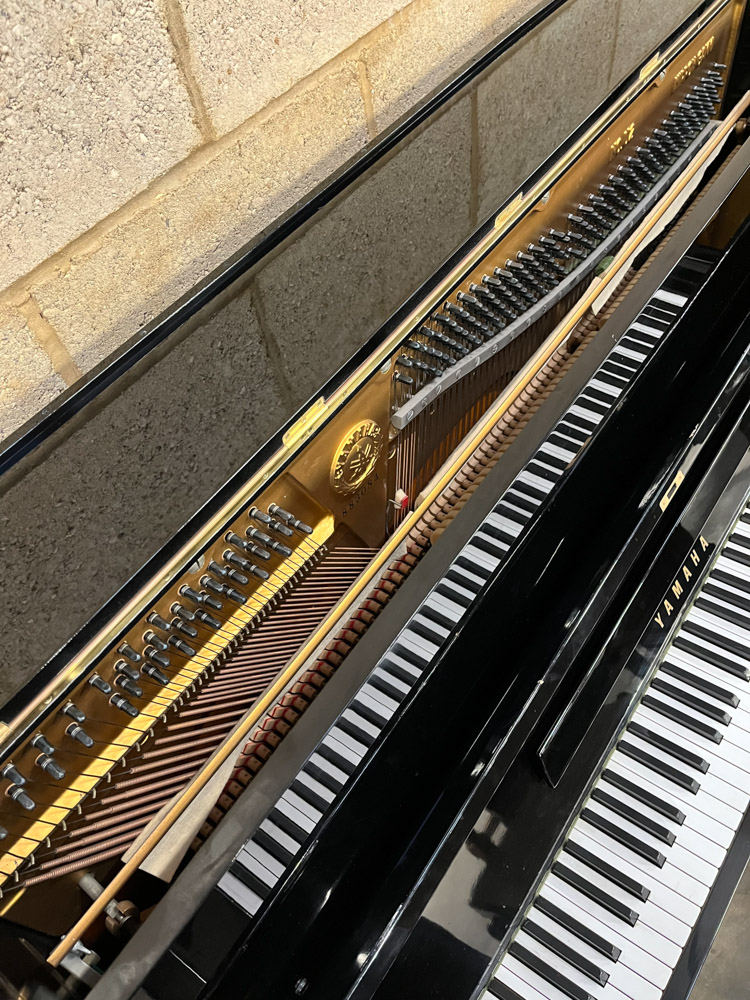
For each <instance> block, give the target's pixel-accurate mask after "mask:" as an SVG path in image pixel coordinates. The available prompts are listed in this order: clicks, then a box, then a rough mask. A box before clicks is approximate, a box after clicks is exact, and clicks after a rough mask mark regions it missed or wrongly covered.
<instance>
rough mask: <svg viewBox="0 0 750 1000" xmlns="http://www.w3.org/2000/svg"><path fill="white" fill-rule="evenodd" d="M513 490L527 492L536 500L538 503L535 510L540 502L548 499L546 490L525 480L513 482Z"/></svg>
mask: <svg viewBox="0 0 750 1000" xmlns="http://www.w3.org/2000/svg"><path fill="white" fill-rule="evenodd" d="M513 492H514V493H521V494H525V495H526V496H527V497H529V498H530V499H531V500H536V505H535V507H534V510H536V509H537V508H538V507H539V504H540V503H542V502H543V501H544V500H546V499H547V493H546V492H545V491H544V490H540V489H539V488H538V487H537V486H532V485H531V484H530V483H526V482H523V481H522V480H520V479H517V480H516V481H515V482H514V483H513Z"/></svg>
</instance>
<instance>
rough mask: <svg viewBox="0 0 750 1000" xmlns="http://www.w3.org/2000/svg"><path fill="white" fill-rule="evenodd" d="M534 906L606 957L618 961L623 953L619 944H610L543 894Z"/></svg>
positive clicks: (538, 897) (535, 901)
mask: <svg viewBox="0 0 750 1000" xmlns="http://www.w3.org/2000/svg"><path fill="white" fill-rule="evenodd" d="M534 908H535V909H537V910H540V911H541V912H542V913H545V914H546V915H547V916H548V917H549V918H550V919H551V920H554V921H555V922H556V923H558V924H560V926H561V927H564V928H565V929H566V930H568V931H570V933H571V934H575V936H576V937H578V938H580V939H581V941H585V942H586V944H588V945H589V946H590V947H591V948H593V949H594V950H595V951H598V952H599V953H600V954H602V955H604V956H606V958H609V959H611V960H612V961H613V962H616V961H617V960H618V959H619V957H620V954H621V950H620V949H619V948H618V947H617V945H614V944H610V942H609V941H607V940H606V939H605V938H603V937H602V936H601V935H600V934H597V933H596V931H592V930H591V928H590V927H587V926H586V925H585V924H582V923H581V922H580V921H579V920H576V918H575V917H571V916H570V914H569V913H566V912H565V911H564V910H561V909H560V907H559V906H556V905H555V903H551V902H550V901H549V900H548V899H545V898H544V897H542V896H537V898H536V899H535V900H534Z"/></svg>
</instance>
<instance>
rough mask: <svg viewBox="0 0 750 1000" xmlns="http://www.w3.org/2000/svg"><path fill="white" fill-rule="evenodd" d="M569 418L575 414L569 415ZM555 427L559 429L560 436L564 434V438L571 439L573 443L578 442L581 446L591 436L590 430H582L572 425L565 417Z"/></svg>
mask: <svg viewBox="0 0 750 1000" xmlns="http://www.w3.org/2000/svg"><path fill="white" fill-rule="evenodd" d="M571 416H575V414H571ZM557 426H558V427H559V428H560V433H561V434H565V436H566V437H569V438H572V439H573V440H574V441H578V442H580V443H581V444H583V443H584V442H585V441H587V440H588V438H589V437H590V436H591V431H590V430H588V429H586V430H584V428H583V427H579V426H577V425H576V424H574V423H572V422H571V421H570V420H569V417H567V416H566V417H565V419H564V420H561V421H560V423H559V424H558V425H557Z"/></svg>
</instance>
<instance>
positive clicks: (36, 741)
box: [31, 733, 55, 754]
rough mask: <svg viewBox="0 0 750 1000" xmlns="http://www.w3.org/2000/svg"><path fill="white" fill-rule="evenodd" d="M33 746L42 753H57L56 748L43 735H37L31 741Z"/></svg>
mask: <svg viewBox="0 0 750 1000" xmlns="http://www.w3.org/2000/svg"><path fill="white" fill-rule="evenodd" d="M31 746H32V747H36V749H37V750H41V752H42V753H46V754H51V753H54V752H55V748H54V747H53V746H52V744H51V743H50V741H49V740H48V739H47V737H46V736H44V735H43V734H42V733H37V734H36V736H35V737H34V738H33V740H32V741H31Z"/></svg>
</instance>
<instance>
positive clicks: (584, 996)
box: [508, 941, 594, 1000]
mask: <svg viewBox="0 0 750 1000" xmlns="http://www.w3.org/2000/svg"><path fill="white" fill-rule="evenodd" d="M508 951H509V952H510V954H511V955H512V956H513V957H514V958H517V959H518V961H519V962H521V963H522V964H523V965H525V966H526V967H527V968H528V969H531V970H532V972H536V974H537V975H538V976H541V978H542V979H543V980H544V981H545V982H547V983H549V984H550V985H551V986H554V987H556V989H558V990H560V992H561V993H564V994H565V995H566V996H567V997H570V1000H594V998H593V997H592V996H591V994H590V993H587V992H586V990H584V989H581V987H580V986H577V985H576V984H575V983H572V982H571V981H570V980H569V979H566V978H565V976H563V975H562V973H560V972H558V971H557V969H553V968H552V966H551V965H547V963H546V962H544V961H542V959H541V958H537V956H536V955H534V954H533V953H532V952H530V951H528V949H526V948H524V947H523V945H521V944H518V942H517V941H513V943H512V944H511V946H510V948H509V949H508Z"/></svg>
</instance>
